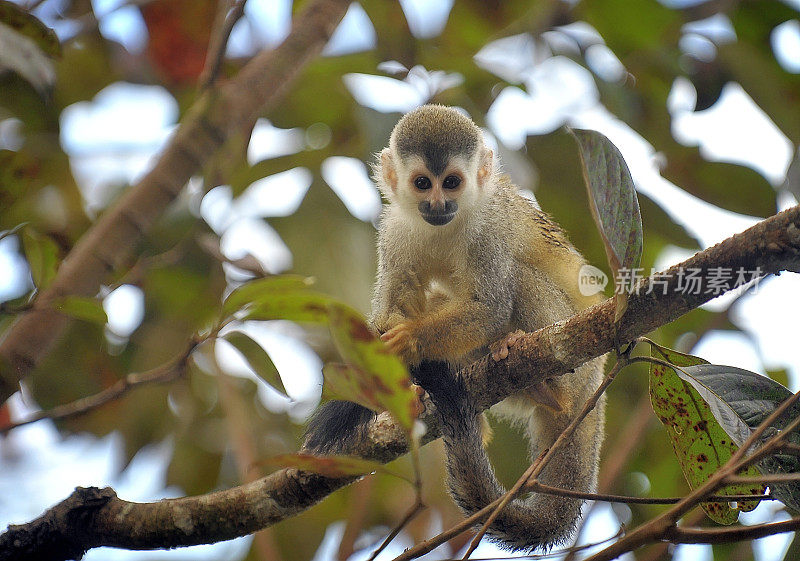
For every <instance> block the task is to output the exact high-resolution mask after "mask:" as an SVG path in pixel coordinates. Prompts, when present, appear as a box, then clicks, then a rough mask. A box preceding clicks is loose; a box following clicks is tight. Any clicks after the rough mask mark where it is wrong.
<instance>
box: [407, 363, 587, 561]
mask: <svg viewBox="0 0 800 561" xmlns="http://www.w3.org/2000/svg"><path fill="white" fill-rule="evenodd" d="M415 374H416V376H415V377H416V379H417V383H419V384H420V385H421V386H422V387H423V388H425V390H426V391H427V392H428V394H429V395H430V397H431V400H432V401H433V402H434V404H435V405H436V408H437V411H438V414H439V416H440V422H441V427H442V436H443V438H444V443H445V449H446V452H447V473H448V486H449V491H450V494H451V495H452V497H453V500H454V501H455V502H456V504H458V506H459V507H460V508H461V510H463V511H464V513H465V514H466V515H471V514H473V513H475V512H477V511H478V510H481V509H482V508H483V507H485V506H486V505H487V504H489V503H491V502H493V501H494V500H496V499H498V498H499V497H501V496H502V495H503V494H504V493H505V492H506V490H505V489H504V488H503V486H502V485H501V484H500V483H499V482H498V481H497V477H496V476H495V473H494V470H493V469H492V465H491V463H490V461H489V458H488V456H487V455H486V451H485V450H484V448H483V445H482V443H481V432H480V418H479V411H478V410H477V408H476V407H475V405H474V404H473V403H472V401H471V400H470V399H469V397H468V395H467V392H466V389H465V387H464V383H463V380H462V379H461V377H460V376H458V375H457V374H455V373H453V372H452V371H451V369H450V368H449V367H448V366H447V365H446V364H444V363H438V362H437V363H433V362H426V363H422V364H421V365H420V366H419V370H418V371H417V372H416V373H415ZM580 452H581V451H573V454H579V453H580ZM563 459H564V458H556V460H563ZM567 462H568V463H570V462H569V461H567ZM576 464H577V467H576V469H579V468H580V467H581V466H585V460H582V459H580V458H577V459H576ZM573 466H575V464H573ZM583 469H584V471H585V467H584V468H583ZM553 471H555V472H557V473H558V474H559V475H566V476H567V477H566V478H564V477H556V478H555V479H558V480H562V479H569V478H570V475H572V476H573V477H572V481H559V483H561V484H562V485H563V486H565V487H569V488H576V489H581V485H584V484H586V485H588V486H589V487H591V489H589V488H586V487H583V488H582V489H581V490H583V491H590V490H593V487H594V481H593V480H594V474H593V473H592V474H588V477H589V479H590V481H586V475H587V474H585V473H574V474H570V473H569V472H570V467H569V466H565V465H561V466H557V469H556V470H553ZM546 473H547V470H545V474H546ZM545 474H543V478H544V475H545ZM548 479H553V478H552V477H550V478H548ZM551 484H557V483H555V482H552V483H551ZM582 503H583V501H582V500H578V499H569V498H565V497H556V496H553V495H543V494H532V495H531V496H529V497H528V498H527V499H525V500H521V499H514V500H513V501H512V502H510V503H509V504H508V505H506V507H505V508H504V509H503V510H502V511H501V512H500V514H499V516H498V517H497V518H496V519H495V521H494V523H493V524H492V526H491V527H490V528H489V530H488V532H487V534H488V536H489V538H490V539H492V540H493V541H496V542H498V543H499V545H501V546H502V547H504V548H506V549H510V550H512V551H525V552H531V551H533V550H534V549H536V548H538V547H541V548H543V549H545V550H549V549H550V548H552V547H553V546H555V545H559V544H563V543H564V542H565V541H566V540H567V539H568V538H569V537H570V536H571V535H572V534H573V533H574V531H575V527H576V524H577V521H578V520H579V518H580V512H581V505H582Z"/></svg>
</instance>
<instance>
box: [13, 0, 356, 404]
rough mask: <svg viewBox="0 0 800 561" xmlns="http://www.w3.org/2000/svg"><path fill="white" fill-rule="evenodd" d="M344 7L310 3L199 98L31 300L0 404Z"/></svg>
mask: <svg viewBox="0 0 800 561" xmlns="http://www.w3.org/2000/svg"><path fill="white" fill-rule="evenodd" d="M349 5H350V1H349V0H317V1H315V2H312V3H311V4H309V6H308V7H307V8H306V9H305V10H304V11H303V13H302V14H300V15H299V16H298V17H297V18H295V20H294V23H293V25H292V29H291V32H290V33H289V35H288V37H287V38H286V40H285V41H284V42H283V43H281V45H279V46H278V47H277V48H275V49H274V50H268V51H262V52H261V53H259V54H258V55H257V56H256V57H254V58H253V59H252V60H251V61H250V62H249V63H248V64H247V65H246V66H245V67H244V68H242V70H241V72H239V74H238V75H237V76H236V77H235V78H234V79H233V80H231V81H229V82H227V83H225V84H223V85H221V86H220V87H219V88H211V89H210V90H208V91H207V92H206V93H205V94H203V95H202V96H201V97H200V98H199V99H198V100H197V102H196V103H195V104H194V105H193V106H192V108H191V109H190V110H189V111H188V113H187V114H186V116H185V118H184V120H183V122H182V123H181V125H180V127H179V128H178V130H177V132H176V133H175V136H173V137H172V140H171V141H170V143H169V145H168V146H167V147H166V148H165V149H164V152H163V153H162V154H161V156H160V158H159V159H158V162H157V163H156V164H155V165H154V167H153V169H152V170H150V172H149V173H148V174H147V175H145V176H144V177H143V178H142V180H141V181H139V183H137V184H136V185H134V186H132V187H130V188H129V189H128V191H127V192H126V193H125V195H124V196H123V197H122V198H121V199H120V200H119V202H118V203H117V204H116V205H114V206H113V207H112V208H110V209H109V210H108V211H106V212H105V213H104V214H103V215H102V216H101V217H100V219H99V220H98V221H97V222H96V223H95V224H94V225H93V226H92V227H91V228H89V230H88V231H87V232H86V233H85V234H84V235H83V237H82V238H81V239H80V240H79V241H78V243H77V244H76V245H75V247H74V248H73V250H72V251H71V252H70V253H69V255H67V257H66V258H65V259H64V261H63V263H61V266H60V267H59V270H58V274H57V275H56V278H55V279H54V281H53V283H52V284H51V285H50V286H49V287H47V288H46V289H44V290H43V291H41V293H40V294H39V295H38V296H37V297H36V300H35V306H34V308H33V309H31V310H29V311H27V312H25V313H23V314H22V315H21V316H20V318H19V319H18V320H17V322H16V323H15V324H14V325H13V326H12V327H11V329H10V330H9V331H8V333H7V334H6V336H5V338H4V339H3V340H2V341H0V403H3V402H5V401H6V400H7V399H8V398H9V397H10V396H11V395H12V394H13V393H14V392H16V391H17V389H19V382H20V381H21V380H22V379H23V378H24V377H25V376H26V375H27V374H28V373H29V372H30V371H31V370H33V369H34V368H35V367H36V365H37V364H38V363H39V361H40V360H41V359H42V357H44V356H45V355H46V354H47V352H48V351H49V350H50V349H51V348H52V347H53V345H54V344H55V342H56V341H57V340H58V338H59V337H60V336H61V334H62V333H63V331H64V329H65V328H66V326H67V324H68V321H69V318H68V317H67V316H65V315H63V314H61V313H59V312H57V311H55V310H54V309H53V302H54V301H55V300H57V299H59V298H61V297H63V296H66V295H78V296H94V295H95V294H97V292H98V290H99V289H100V284H101V283H102V282H103V280H104V279H105V278H106V277H107V276H108V275H109V274H110V273H111V272H112V271H114V270H116V269H117V268H118V267H120V266H122V265H123V264H124V263H125V262H126V261H127V260H128V258H129V256H130V255H131V253H132V252H133V250H134V249H135V247H136V245H137V244H138V243H139V241H140V240H141V239H142V237H143V236H144V234H145V233H146V232H147V231H148V230H149V229H150V227H151V226H152V225H153V224H154V223H155V221H156V220H157V219H158V218H159V216H161V214H162V213H163V212H164V210H166V208H167V206H168V205H169V204H170V203H171V202H172V201H173V200H174V199H175V198H176V197H177V196H178V194H179V193H180V192H181V191H182V190H183V187H184V185H185V184H186V182H187V181H188V180H189V179H190V178H191V176H192V175H193V174H196V173H199V172H200V171H201V170H202V168H203V164H204V162H206V161H207V160H208V159H209V157H210V156H211V155H213V154H214V153H215V152H216V151H217V150H218V149H219V148H220V147H221V146H222V145H223V144H224V143H225V141H226V140H227V138H228V136H229V135H230V134H231V133H232V132H234V131H237V130H240V128H241V127H242V126H243V124H244V123H247V122H249V121H251V120H252V119H253V118H254V117H256V116H257V115H259V114H261V113H262V112H264V111H267V110H269V109H271V108H272V107H274V106H275V105H276V103H277V102H278V101H279V100H280V98H281V97H282V96H283V95H284V94H285V93H286V91H287V90H288V88H289V86H290V85H291V83H292V82H293V81H294V79H295V78H296V77H297V76H298V75H299V73H300V71H301V70H302V69H303V68H304V67H305V66H306V64H308V62H310V61H311V60H312V59H314V58H315V57H316V56H317V55H318V54H319V53H320V52H321V51H322V49H323V48H324V47H325V45H326V43H327V42H328V40H329V39H330V37H331V35H332V34H333V31H334V29H336V26H337V25H338V23H339V22H340V21H341V19H342V18H343V17H344V14H345V12H346V11H347V7H348V6H349Z"/></svg>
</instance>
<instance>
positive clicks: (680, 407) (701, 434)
mask: <svg viewBox="0 0 800 561" xmlns="http://www.w3.org/2000/svg"><path fill="white" fill-rule="evenodd" d="M651 356H654V357H656V358H660V359H662V360H665V361H667V362H669V363H671V364H673V365H675V366H676V367H678V368H669V367H667V366H664V365H661V364H655V363H651V365H650V401H651V403H652V405H653V411H655V413H656V416H658V418H659V420H660V421H661V422H662V423H663V424H664V426H665V427H666V429H667V433H668V435H669V438H670V442H671V443H672V449H673V450H674V452H675V456H676V457H677V459H678V463H679V464H680V466H681V471H683V475H684V476H685V477H686V481H687V482H688V483H689V487H691V488H692V489H695V488H697V487H699V486H700V485H702V484H703V483H705V481H706V480H707V479H708V478H709V477H711V475H712V474H713V473H714V472H716V471H717V470H718V469H719V468H720V467H721V466H722V465H723V464H725V463H726V462H727V461H728V460H729V459H730V457H731V456H732V455H733V454H734V453H735V452H736V450H737V449H738V445H737V444H736V443H735V442H734V441H733V439H732V437H730V436H728V434H727V433H726V432H725V430H724V429H723V427H722V426H721V425H720V424H719V423H718V422H717V420H716V419H715V417H714V414H713V412H712V409H711V407H710V406H709V405H708V404H707V403H706V402H705V401H704V400H703V398H702V397H701V395H700V394H699V393H698V392H697V391H696V390H695V389H694V388H693V387H692V386H691V385H690V384H688V383H686V382H684V381H683V380H682V379H681V378H680V377H679V376H678V374H677V373H676V372H677V371H678V370H679V369H680V368H686V367H690V366H696V365H700V364H708V363H707V362H706V361H705V360H703V359H701V358H699V357H695V356H691V355H686V354H683V353H679V352H677V351H673V350H672V349H667V348H665V347H660V346H657V345H653V346H652V347H651ZM740 474H741V475H747V476H753V477H755V476H758V470H756V469H755V468H753V467H750V468H748V469H747V470H745V471H743V472H740ZM763 492H764V487H763V486H758V485H755V486H754V485H730V486H727V487H723V488H721V489H720V490H719V491H717V494H720V495H740V494H745V495H750V494H753V495H757V494H763ZM756 505H757V502H756V501H747V502H745V501H740V502H738V503H736V506H735V508H733V507H732V506H731V505H730V504H729V503H724V502H704V503H701V506H702V507H703V510H704V511H705V512H706V514H707V515H708V516H709V517H710V518H711V519H712V520H714V521H715V522H717V523H719V524H733V523H734V522H736V520H737V519H738V517H739V511H740V510H741V511H745V512H746V511H749V510H752V509H754V508H755V507H756Z"/></svg>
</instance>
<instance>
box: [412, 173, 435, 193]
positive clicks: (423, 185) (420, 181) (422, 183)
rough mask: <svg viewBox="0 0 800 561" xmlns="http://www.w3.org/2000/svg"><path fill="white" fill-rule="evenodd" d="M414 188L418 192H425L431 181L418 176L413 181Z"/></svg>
mask: <svg viewBox="0 0 800 561" xmlns="http://www.w3.org/2000/svg"><path fill="white" fill-rule="evenodd" d="M414 187H416V188H417V189H419V190H420V191H427V190H428V189H430V188H431V180H430V179H428V178H427V177H425V176H424V175H420V176H419V177H417V178H416V179H415V180H414Z"/></svg>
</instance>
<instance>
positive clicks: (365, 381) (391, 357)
mask: <svg viewBox="0 0 800 561" xmlns="http://www.w3.org/2000/svg"><path fill="white" fill-rule="evenodd" d="M330 321H331V323H330V329H331V334H332V335H333V341H334V343H335V344H336V348H337V349H338V350H339V353H340V354H341V356H342V358H343V359H344V361H345V362H346V363H347V365H348V366H350V367H351V368H352V369H353V371H354V372H356V373H358V375H359V376H360V378H359V379H358V383H359V387H360V389H361V391H362V392H365V393H367V394H369V401H370V402H371V403H376V404H378V405H380V407H381V408H382V409H385V410H387V411H389V413H391V414H392V416H393V417H394V418H395V420H396V421H397V422H398V423H400V425H401V426H402V427H403V428H404V429H405V430H406V431H408V432H409V433H410V431H411V428H412V426H413V424H414V419H415V418H416V411H417V409H418V402H419V399H418V396H417V394H416V392H414V390H413V389H412V388H411V381H410V380H409V377H408V369H407V368H406V366H405V365H404V364H403V362H402V361H401V360H400V358H399V357H397V355H395V354H393V353H392V352H391V351H389V349H388V348H387V347H386V345H385V344H384V343H383V341H381V340H380V339H378V338H377V337H376V336H375V335H374V334H373V333H372V331H371V330H370V329H369V326H367V324H366V322H365V321H364V318H363V317H362V316H361V314H359V313H358V312H356V311H354V310H352V309H351V308H348V307H346V306H331V311H330Z"/></svg>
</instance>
